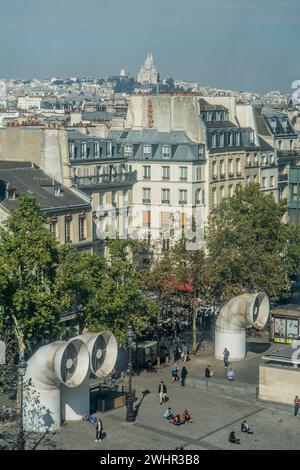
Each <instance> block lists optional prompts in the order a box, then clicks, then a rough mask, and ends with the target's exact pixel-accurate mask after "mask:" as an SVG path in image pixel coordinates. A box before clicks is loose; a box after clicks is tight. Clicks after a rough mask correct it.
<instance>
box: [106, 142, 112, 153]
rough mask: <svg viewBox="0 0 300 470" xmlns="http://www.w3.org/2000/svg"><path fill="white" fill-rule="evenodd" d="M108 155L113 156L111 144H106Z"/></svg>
mask: <svg viewBox="0 0 300 470" xmlns="http://www.w3.org/2000/svg"><path fill="white" fill-rule="evenodd" d="M106 155H107V156H108V157H110V156H111V142H106Z"/></svg>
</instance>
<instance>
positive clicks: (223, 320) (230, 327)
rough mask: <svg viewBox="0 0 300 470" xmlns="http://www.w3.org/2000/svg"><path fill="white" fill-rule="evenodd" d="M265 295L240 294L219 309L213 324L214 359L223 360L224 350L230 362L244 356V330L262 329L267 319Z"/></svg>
mask: <svg viewBox="0 0 300 470" xmlns="http://www.w3.org/2000/svg"><path fill="white" fill-rule="evenodd" d="M269 312H270V304H269V299H268V296H267V294H265V293H264V292H259V293H256V294H242V295H239V296H238V297H234V298H232V299H231V300H229V302H227V304H225V305H224V307H223V308H222V309H221V311H220V313H219V315H218V318H217V320H216V324H215V357H216V358H217V359H223V352H224V349H225V348H227V349H228V351H229V353H230V358H229V359H230V361H240V360H241V359H244V358H245V356H246V328H248V327H254V328H256V329H259V330H260V329H262V328H263V327H264V326H265V324H266V322H267V320H268V317H269Z"/></svg>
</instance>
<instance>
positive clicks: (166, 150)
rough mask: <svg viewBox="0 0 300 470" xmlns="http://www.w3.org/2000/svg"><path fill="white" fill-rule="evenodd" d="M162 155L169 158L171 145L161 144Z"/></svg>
mask: <svg viewBox="0 0 300 470" xmlns="http://www.w3.org/2000/svg"><path fill="white" fill-rule="evenodd" d="M162 157H163V158H170V157H171V147H170V145H163V146H162Z"/></svg>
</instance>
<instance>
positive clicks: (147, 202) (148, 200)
mask: <svg viewBox="0 0 300 470" xmlns="http://www.w3.org/2000/svg"><path fill="white" fill-rule="evenodd" d="M143 204H151V199H143Z"/></svg>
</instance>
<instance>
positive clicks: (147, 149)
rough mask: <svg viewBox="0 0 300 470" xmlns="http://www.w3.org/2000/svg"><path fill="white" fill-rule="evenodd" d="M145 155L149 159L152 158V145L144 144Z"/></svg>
mask: <svg viewBox="0 0 300 470" xmlns="http://www.w3.org/2000/svg"><path fill="white" fill-rule="evenodd" d="M143 157H144V158H147V159H148V158H151V145H144V146H143Z"/></svg>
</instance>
